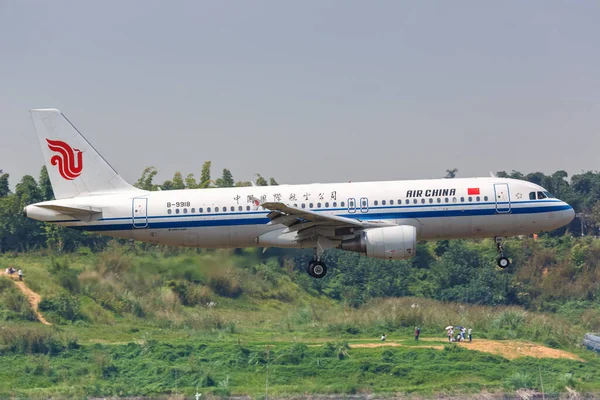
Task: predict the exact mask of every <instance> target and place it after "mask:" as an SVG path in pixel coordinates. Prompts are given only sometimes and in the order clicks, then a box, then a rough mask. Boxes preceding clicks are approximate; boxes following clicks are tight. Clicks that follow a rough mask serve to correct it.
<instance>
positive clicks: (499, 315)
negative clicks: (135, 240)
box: [0, 236, 600, 398]
mask: <svg viewBox="0 0 600 400" xmlns="http://www.w3.org/2000/svg"><path fill="white" fill-rule="evenodd" d="M507 251H508V252H509V253H510V256H511V258H513V260H514V261H515V262H514V267H512V268H510V269H508V270H500V269H498V268H497V267H495V263H494V256H495V254H494V251H493V246H492V243H491V241H487V240H483V241H478V242H474V241H453V242H449V243H446V242H440V243H430V244H422V245H420V248H419V253H418V254H419V255H418V257H416V258H415V259H412V260H407V261H401V262H384V261H377V260H370V259H367V258H364V257H359V256H357V255H354V254H349V253H344V252H338V251H333V252H330V253H327V254H326V258H327V262H328V264H329V265H330V266H331V267H332V268H331V273H330V274H329V275H328V276H327V277H326V278H324V279H323V280H315V279H311V278H309V277H308V276H307V275H306V273H305V272H304V271H303V266H304V259H305V258H306V257H308V256H309V254H305V253H303V252H298V253H296V252H284V251H278V250H275V251H273V252H272V253H269V252H267V253H266V254H262V252H261V250H259V249H251V250H244V251H195V250H178V249H170V248H159V247H152V246H145V245H136V247H131V246H123V245H119V244H117V243H112V244H110V245H109V247H108V248H107V250H105V251H103V252H99V253H92V252H91V251H89V250H87V249H85V248H81V249H80V250H79V251H78V252H77V253H69V254H61V255H56V254H55V253H53V252H50V251H44V252H36V253H26V254H18V255H15V254H4V255H3V256H2V257H0V266H1V267H2V269H3V270H4V268H6V267H7V266H14V267H15V268H22V269H23V270H24V272H25V283H26V284H27V285H28V287H29V288H30V289H32V290H33V291H35V292H37V293H39V294H40V295H41V297H42V300H41V303H40V304H39V309H40V311H41V312H42V313H43V314H44V316H45V317H46V319H48V321H49V322H51V323H52V324H53V325H52V326H50V327H45V326H43V325H41V324H40V323H39V322H35V321H34V320H35V315H34V314H33V312H32V310H31V309H30V307H29V305H28V302H27V299H26V298H25V297H24V296H23V295H22V294H21V292H19V291H18V290H17V289H16V286H15V285H14V284H13V282H11V281H10V280H9V279H8V278H6V277H0V289H1V293H0V318H1V319H2V322H0V325H1V329H0V365H2V366H3V368H1V369H0V397H7V396H16V397H47V396H59V397H72V398H81V397H86V396H135V395H158V394H174V393H180V394H185V395H188V396H190V395H191V394H193V393H195V391H196V388H198V389H197V390H198V391H199V392H201V393H204V394H205V396H206V395H209V394H212V395H228V394H250V395H252V396H254V397H263V396H264V395H265V390H266V382H267V370H268V375H269V378H268V387H269V389H268V390H269V393H270V394H271V395H277V396H284V395H290V394H298V393H318V394H326V393H346V394H347V393H398V392H401V393H403V392H406V393H413V392H416V393H421V394H437V393H474V392H479V391H481V390H487V391H492V392H494V391H496V392H497V391H500V392H503V391H509V392H510V391H513V390H516V389H518V388H521V387H528V388H533V389H537V390H541V383H540V378H539V375H540V372H541V376H542V382H543V385H544V390H545V391H546V392H547V393H551V392H554V393H556V392H560V391H566V390H567V389H566V388H567V387H569V388H571V389H575V390H577V391H580V392H597V391H598V390H600V380H598V379H597V376H600V360H599V359H598V356H597V355H595V354H594V353H592V352H589V351H587V350H583V349H581V348H580V347H579V343H580V341H581V338H582V336H583V334H584V333H585V332H587V331H590V330H594V329H598V323H599V322H598V321H599V319H600V318H598V316H599V315H600V305H599V301H598V294H600V292H599V290H598V284H599V282H600V279H598V275H597V274H598V273H600V272H598V271H600V269H599V268H598V265H597V263H598V262H599V261H597V260H599V258H598V257H597V256H596V255H597V254H599V253H600V241H599V240H595V239H592V238H584V239H574V238H571V237H569V236H566V237H560V238H543V239H540V240H538V241H533V240H531V239H525V240H512V241H509V242H508V243H507ZM449 324H451V325H457V324H462V325H465V326H467V327H472V328H473V330H474V337H475V339H474V340H475V341H478V340H480V341H483V339H487V340H513V341H514V340H517V341H523V343H524V344H523V346H526V341H531V342H535V343H539V344H540V345H543V346H545V348H548V349H560V350H563V351H565V354H569V355H571V356H572V359H571V358H532V357H519V354H516V355H515V357H517V358H512V357H508V356H507V355H506V354H504V356H502V355H499V354H496V353H494V352H493V351H492V352H485V351H473V350H469V348H468V344H465V345H464V346H457V345H456V344H448V343H447V339H446V336H445V332H444V330H443V328H444V327H445V326H446V325H449ZM415 326H419V327H421V331H422V335H421V336H422V337H421V340H420V341H419V342H418V343H415V342H414V339H413V330H414V327H415ZM382 333H386V334H387V335H388V341H387V343H386V344H388V345H389V344H393V345H394V346H389V347H375V346H377V345H379V344H381V342H379V340H378V338H379V336H380V335H381V334H382ZM490 343H491V342H490ZM494 343H503V342H494ZM340 377H343V379H340Z"/></svg>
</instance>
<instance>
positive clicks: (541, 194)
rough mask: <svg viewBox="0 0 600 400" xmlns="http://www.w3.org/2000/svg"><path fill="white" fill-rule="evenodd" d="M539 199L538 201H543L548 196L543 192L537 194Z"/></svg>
mask: <svg viewBox="0 0 600 400" xmlns="http://www.w3.org/2000/svg"><path fill="white" fill-rule="evenodd" d="M537 197H538V200H542V199H545V198H546V195H545V194H544V193H542V192H537Z"/></svg>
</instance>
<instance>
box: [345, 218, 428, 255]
mask: <svg viewBox="0 0 600 400" xmlns="http://www.w3.org/2000/svg"><path fill="white" fill-rule="evenodd" d="M339 248H340V249H342V250H348V251H356V252H358V253H363V254H365V255H366V256H367V257H372V258H382V259H385V260H403V259H406V258H411V257H413V256H414V255H415V252H416V248H417V229H416V228H415V227H414V226H411V225H400V226H386V227H384V228H372V229H367V230H365V231H362V232H361V233H359V234H358V235H357V236H356V237H355V238H353V239H350V240H344V241H343V242H342V244H341V245H340V246H339Z"/></svg>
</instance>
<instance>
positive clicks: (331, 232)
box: [255, 200, 395, 242]
mask: <svg viewBox="0 0 600 400" xmlns="http://www.w3.org/2000/svg"><path fill="white" fill-rule="evenodd" d="M255 204H256V205H257V206H260V207H262V208H264V209H267V210H269V211H271V212H270V213H269V214H268V215H267V217H268V218H269V219H270V220H271V221H270V222H269V225H276V224H280V225H284V226H286V227H287V229H285V230H284V231H283V232H282V234H287V233H290V232H296V241H299V242H300V241H303V240H306V239H314V238H316V237H319V236H322V237H325V238H327V239H331V240H341V239H342V238H343V237H344V236H348V235H354V234H355V232H356V231H357V230H362V229H367V228H374V227H382V226H390V225H395V224H389V223H386V222H383V221H364V220H360V219H354V218H347V217H341V216H339V215H333V214H329V213H324V212H317V211H311V210H306V209H303V208H297V207H292V206H288V205H286V204H283V203H279V202H265V203H260V202H259V201H258V200H255Z"/></svg>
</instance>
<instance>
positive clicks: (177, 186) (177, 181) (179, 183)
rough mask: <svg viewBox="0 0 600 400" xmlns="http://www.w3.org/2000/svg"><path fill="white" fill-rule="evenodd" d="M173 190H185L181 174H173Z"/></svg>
mask: <svg viewBox="0 0 600 400" xmlns="http://www.w3.org/2000/svg"><path fill="white" fill-rule="evenodd" d="M173 189H174V190H182V189H185V183H184V181H183V176H182V175H181V172H175V175H174V176H173Z"/></svg>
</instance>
